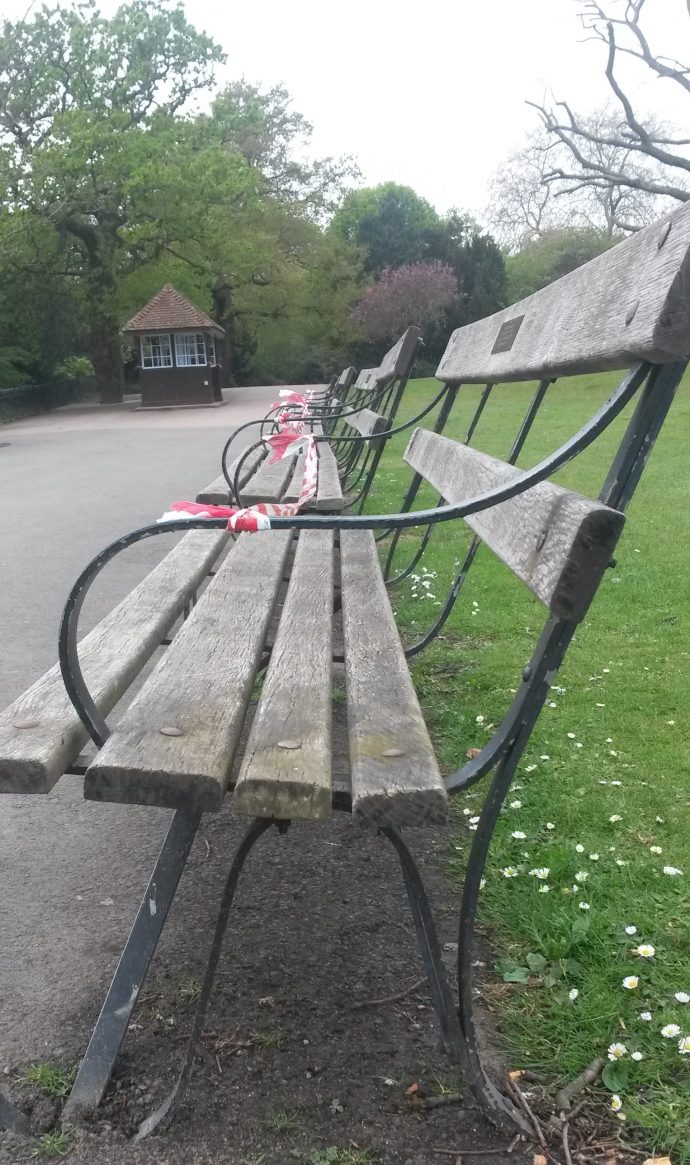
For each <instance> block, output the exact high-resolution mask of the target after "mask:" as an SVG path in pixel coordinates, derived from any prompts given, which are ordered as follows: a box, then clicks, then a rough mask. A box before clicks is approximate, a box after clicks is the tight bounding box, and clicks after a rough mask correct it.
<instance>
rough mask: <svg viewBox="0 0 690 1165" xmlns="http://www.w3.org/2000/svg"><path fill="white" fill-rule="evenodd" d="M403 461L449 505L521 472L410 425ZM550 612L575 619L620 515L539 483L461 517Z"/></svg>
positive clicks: (607, 556) (606, 557) (606, 559)
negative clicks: (411, 429)
mask: <svg viewBox="0 0 690 1165" xmlns="http://www.w3.org/2000/svg"><path fill="white" fill-rule="evenodd" d="M405 460H406V461H407V463H408V465H411V466H412V468H413V469H415V470H416V471H417V472H418V473H420V474H421V475H422V477H424V478H425V479H426V480H427V481H428V482H429V483H430V484H431V485H433V487H434V489H436V490H438V492H439V493H440V494H442V495H443V497H445V498H446V499H447V501H449V502H462V501H466V500H468V499H469V498H473V497H476V496H477V495H479V494H483V493H487V492H488V491H489V490H492V489H495V488H497V487H498V486H500V485H505V484H506V483H508V482H511V481H516V480H517V479H519V478H520V477H522V476H523V470H520V469H516V468H515V467H514V466H512V465H507V464H506V462H504V461H499V460H497V458H495V457H489V456H488V455H487V454H486V453H480V452H478V451H477V450H476V449H470V448H469V446H467V445H461V444H459V443H458V442H457V441H451V440H449V438H448V437H440V436H439V435H438V434H436V433H430V432H428V431H427V430H425V429H415V431H414V433H413V434H412V437H411V439H410V443H409V445H408V447H407V450H406V452H405ZM465 520H466V522H467V524H468V526H470V527H471V529H472V530H474V531H475V533H477V534H478V535H479V536H480V538H482V540H483V541H484V542H486V544H487V545H488V546H490V547H491V549H492V550H493V551H494V552H495V553H496V554H497V555H498V556H499V558H501V559H502V560H503V562H505V563H506V565H507V566H509V567H510V569H511V570H512V571H513V572H514V573H515V574H516V575H517V576H518V578H520V579H522V581H523V582H524V583H526V585H527V586H528V587H529V588H530V590H531V591H533V592H534V594H535V595H536V596H537V598H539V599H541V601H542V602H543V603H545V604H546V606H547V607H550V609H551V610H552V611H553V613H554V614H555V615H559V616H561V617H562V618H564V619H580V618H582V616H583V615H584V613H585V611H586V610H587V607H588V606H589V603H590V602H591V599H592V596H593V595H594V592H595V591H596V588H597V586H598V585H599V581H600V579H601V576H602V574H603V572H604V570H605V569H606V567H607V566H608V565H609V563H610V561H611V555H612V553H613V550H614V548H615V545H616V542H617V541H618V538H619V537H620V533H621V530H622V529H623V523H624V521H625V518H624V516H623V514H620V513H619V512H618V511H617V510H611V509H609V507H608V506H604V505H602V504H601V502H593V501H590V499H589V498H585V497H582V495H581V494H577V493H573V492H572V491H570V490H566V489H563V488H562V487H561V486H558V485H553V484H552V483H551V482H548V481H544V482H541V483H540V484H539V485H536V486H533V487H532V488H531V489H529V490H527V491H526V492H525V493H523V494H518V495H517V496H516V497H514V498H511V499H510V501H506V502H501V504H500V505H498V506H492V507H491V509H488V510H482V511H480V512H479V513H477V514H472V515H470V516H469V517H468V518H466V519H465Z"/></svg>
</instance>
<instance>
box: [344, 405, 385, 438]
mask: <svg viewBox="0 0 690 1165" xmlns="http://www.w3.org/2000/svg"><path fill="white" fill-rule="evenodd" d="M345 420H346V422H347V424H348V425H351V426H352V428H353V429H356V430H357V432H358V433H361V434H362V436H363V437H370V436H375V435H376V434H377V433H384V432H385V431H386V429H387V428H388V421H387V419H386V417H382V416H379V414H378V413H373V412H372V411H371V409H360V410H359V412H356V413H352V414H351V416H349V417H346V418H345Z"/></svg>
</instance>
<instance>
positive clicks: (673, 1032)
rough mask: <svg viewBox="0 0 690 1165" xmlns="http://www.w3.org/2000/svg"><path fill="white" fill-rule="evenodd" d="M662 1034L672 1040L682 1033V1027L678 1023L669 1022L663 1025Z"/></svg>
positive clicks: (666, 1038)
mask: <svg viewBox="0 0 690 1165" xmlns="http://www.w3.org/2000/svg"><path fill="white" fill-rule="evenodd" d="M661 1034H662V1036H663V1037H664V1039H665V1040H672V1039H675V1037H676V1036H679V1035H680V1028H679V1027H678V1024H677V1023H667V1024H665V1025H664V1027H662V1029H661Z"/></svg>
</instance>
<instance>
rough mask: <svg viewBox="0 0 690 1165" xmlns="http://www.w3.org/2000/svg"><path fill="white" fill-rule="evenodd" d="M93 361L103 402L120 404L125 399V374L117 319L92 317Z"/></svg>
mask: <svg viewBox="0 0 690 1165" xmlns="http://www.w3.org/2000/svg"><path fill="white" fill-rule="evenodd" d="M91 362H92V364H93V370H94V373H95V378H96V388H97V389H98V396H99V400H100V402H101V404H102V405H113V404H120V402H121V401H122V400H123V392H124V375H123V370H122V352H121V350H120V336H119V332H118V327H117V323H116V322H115V320H112V319H107V318H105V319H96V318H93V319H92V321H91Z"/></svg>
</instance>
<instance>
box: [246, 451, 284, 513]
mask: <svg viewBox="0 0 690 1165" xmlns="http://www.w3.org/2000/svg"><path fill="white" fill-rule="evenodd" d="M294 468H295V458H294V457H281V458H280V460H279V461H274V462H273V463H272V464H271V465H269V463H268V458H266V460H265V461H264V462H263V464H262V465H261V467H260V469H258V470H257V472H256V473H255V474H254V476H253V477H251V478H250V479H249V481H248V482H247V484H246V486H245V487H244V489H243V490H242V503H243V505H245V506H253V505H254V504H255V503H256V502H279V501H280V500H281V499H282V496H283V493H284V492H285V488H286V486H287V483H288V482H289V480H290V477H291V476H292V471H293V469H294Z"/></svg>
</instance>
